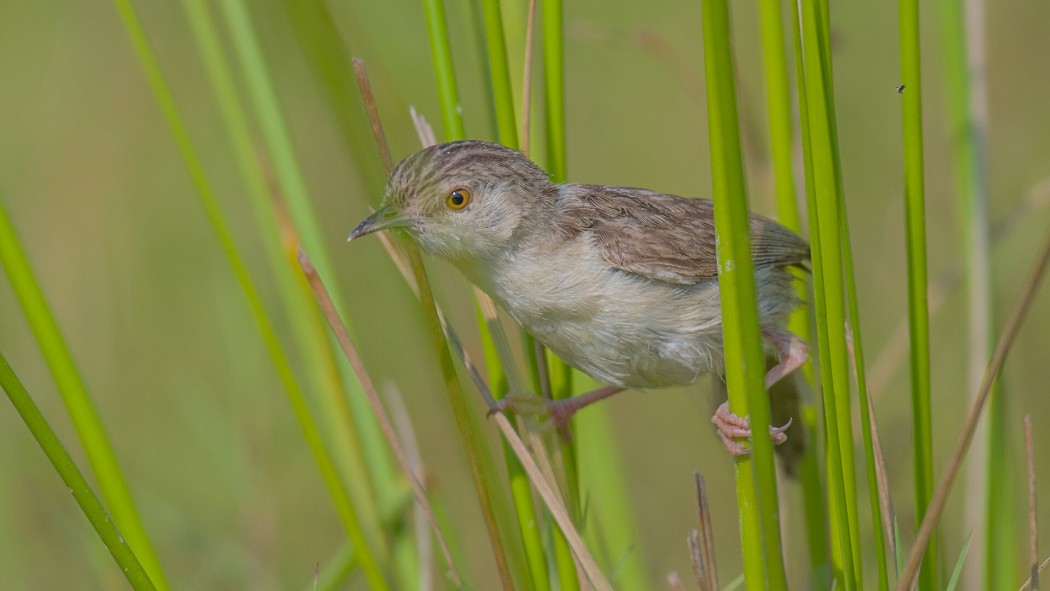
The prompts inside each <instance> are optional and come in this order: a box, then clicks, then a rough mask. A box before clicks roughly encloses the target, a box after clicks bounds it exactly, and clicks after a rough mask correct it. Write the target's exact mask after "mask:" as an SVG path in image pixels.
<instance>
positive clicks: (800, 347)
mask: <svg viewBox="0 0 1050 591" xmlns="http://www.w3.org/2000/svg"><path fill="white" fill-rule="evenodd" d="M762 336H764V337H766V339H768V340H769V341H771V342H772V343H773V345H774V346H775V347H776V348H777V356H778V359H779V362H778V363H777V364H776V365H775V366H773V367H772V368H770V370H769V371H768V372H766V379H765V386H766V390H768V389H769V388H771V387H772V386H773V384H775V383H777V382H779V381H780V380H781V379H783V378H784V377H785V376H787V375H788V374H790V373H791V372H793V371H795V370H796V369H798V368H799V367H801V366H802V364H803V363H805V362H806V360H807V359H808V358H809V345H807V344H806V342H805V341H803V340H802V339H800V338H798V337H797V336H795V334H794V333H792V332H790V331H788V330H785V329H783V328H780V327H770V328H765V329H763V330H762ZM711 422H712V423H714V424H715V426H716V427H717V430H718V436H719V437H721V438H722V442H723V443H725V446H726V449H727V450H729V453H730V454H732V455H734V456H740V455H747V454H748V453H750V450H748V448H747V447H745V446H744V445H743V444H742V443H740V442H739V441H737V439H750V438H751V421H750V420H749V419H748V417H741V416H739V415H736V414H733V413H732V412H731V411H730V410H729V402H723V403H722V405H721V406H719V407H718V410H717V411H715V414H714V416H713V417H711ZM789 427H791V421H790V420H789V421H788V422H787V424H786V425H783V426H781V427H770V428H769V436H770V438H772V440H773V445H780V444H781V443H784V442H785V441H787V434H786V433H785V431H787V430H788V428H789Z"/></svg>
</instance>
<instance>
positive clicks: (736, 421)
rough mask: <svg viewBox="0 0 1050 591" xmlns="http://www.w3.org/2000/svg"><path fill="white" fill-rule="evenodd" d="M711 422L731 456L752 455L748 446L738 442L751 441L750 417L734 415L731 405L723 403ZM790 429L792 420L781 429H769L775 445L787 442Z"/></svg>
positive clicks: (771, 427)
mask: <svg viewBox="0 0 1050 591" xmlns="http://www.w3.org/2000/svg"><path fill="white" fill-rule="evenodd" d="M711 422H712V423H714V424H715V426H716V427H717V429H716V432H717V433H718V436H719V437H721V438H722V443H724V444H725V446H726V449H727V450H728V451H729V453H730V454H731V455H733V456H746V455H748V454H749V453H751V450H750V449H748V447H747V446H745V445H744V444H743V443H741V442H739V441H737V439H751V421H750V419H749V418H748V417H741V416H739V415H735V414H733V413H732V412H731V411H730V410H729V403H728V402H723V403H722V404H721V405H720V406H719V407H718V410H716V411H715V414H714V416H712V417H711ZM790 427H791V420H790V419H789V420H788V422H787V424H785V425H782V426H780V427H773V426H770V427H769V437H770V439H772V440H773V445H780V444H781V443H784V442H785V441H787V434H786V433H785V431H787V430H788V429H789V428H790Z"/></svg>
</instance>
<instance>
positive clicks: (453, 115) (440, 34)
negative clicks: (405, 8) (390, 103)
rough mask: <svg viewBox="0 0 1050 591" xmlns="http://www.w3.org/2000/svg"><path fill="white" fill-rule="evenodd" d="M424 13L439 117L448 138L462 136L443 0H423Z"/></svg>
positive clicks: (457, 95) (460, 112)
mask: <svg viewBox="0 0 1050 591" xmlns="http://www.w3.org/2000/svg"><path fill="white" fill-rule="evenodd" d="M423 8H424V11H425V12H426V17H427V35H428V36H429V38H430V56H431V58H432V59H433V60H434V77H435V78H436V79H437V85H438V99H439V101H440V103H441V121H442V122H443V123H444V125H445V138H446V139H447V141H452V140H458V139H462V138H463V137H464V136H465V132H464V130H463V113H462V111H461V110H460V105H459V89H458V87H457V85H456V70H455V67H454V66H453V64H452V47H451V45H450V44H449V41H448V24H447V23H446V21H445V2H444V0H423Z"/></svg>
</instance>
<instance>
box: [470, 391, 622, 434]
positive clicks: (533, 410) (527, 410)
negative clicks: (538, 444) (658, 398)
mask: <svg viewBox="0 0 1050 591" xmlns="http://www.w3.org/2000/svg"><path fill="white" fill-rule="evenodd" d="M622 391H623V388H619V387H616V386H605V387H604V388H598V389H597V390H592V391H590V392H587V393H586V394H580V395H578V396H573V397H572V398H565V399H562V400H548V399H546V398H541V397H539V396H536V395H533V394H513V393H512V394H508V395H507V396H505V397H503V398H502V399H501V400H499V401H497V402H496V406H495V407H494V408H492V409H491V410H489V413H488V414H489V416H492V414H493V413H496V412H513V413H516V414H520V415H524V416H541V417H544V418H545V419H546V420H545V421H544V423H543V424H541V428H550V427H553V428H555V429H557V430H558V433H559V434H560V435H561V436H562V438H563V439H564V440H565V441H568V440H569V439H571V438H572V436H571V433H570V431H569V424H570V422H571V421H572V417H573V416H574V415H575V414H576V411H578V410H580V409H581V408H583V407H585V406H587V405H588V404H592V403H595V402H597V401H599V400H602V399H604V398H608V397H609V396H612V395H613V394H616V393H617V392H622Z"/></svg>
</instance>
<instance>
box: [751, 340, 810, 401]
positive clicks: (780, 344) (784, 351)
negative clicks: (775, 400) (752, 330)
mask: <svg viewBox="0 0 1050 591" xmlns="http://www.w3.org/2000/svg"><path fill="white" fill-rule="evenodd" d="M762 336H764V337H766V338H767V339H769V340H770V341H771V342H772V343H773V345H774V346H775V347H776V348H777V356H778V358H779V360H780V363H777V364H776V365H775V366H773V367H772V368H770V370H769V371H768V372H766V390H768V389H770V388H771V387H772V386H773V384H775V383H777V382H779V381H780V380H781V379H782V378H783V377H784V376H786V375H788V374H789V373H791V372H793V371H795V370H796V369H798V368H799V367H802V364H803V363H805V362H806V360H807V359H809V345H807V344H806V341H803V340H802V339H800V338H798V337H797V336H795V334H794V333H793V332H791V331H789V330H786V329H783V328H780V327H778V326H774V327H769V328H764V329H762Z"/></svg>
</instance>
